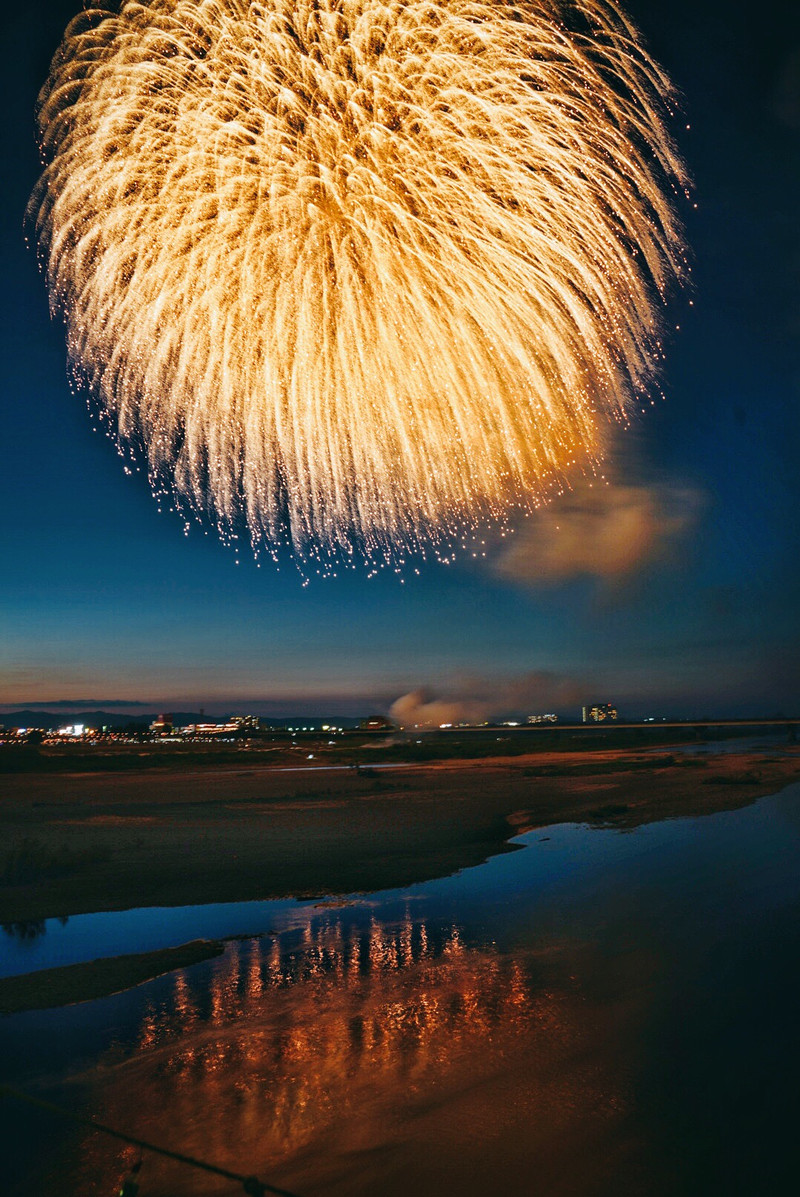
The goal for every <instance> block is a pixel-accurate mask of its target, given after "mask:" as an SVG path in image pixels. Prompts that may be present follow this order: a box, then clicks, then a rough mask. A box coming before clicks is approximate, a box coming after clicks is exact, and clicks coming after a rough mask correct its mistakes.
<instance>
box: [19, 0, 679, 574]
mask: <svg viewBox="0 0 800 1197" xmlns="http://www.w3.org/2000/svg"><path fill="white" fill-rule="evenodd" d="M669 103H670V87H669V84H668V82H667V80H666V79H665V77H664V75H663V74H662V72H661V71H660V69H659V68H658V67H657V66H656V65H654V63H653V62H652V61H651V60H650V59H649V58H648V57H647V55H646V54H645V52H644V51H643V50H642V48H641V46H640V45H639V43H638V40H637V36H636V33H635V31H634V30H633V29H632V28H631V26H630V25H629V24H628V23H627V21H626V20H625V18H624V17H623V16H622V15H621V13H620V12H619V10H618V9H617V8H616V7H614V6H613V5H612V4H610V3H606V0H569V2H568V3H563V2H562V0H531V2H530V3H524V4H523V3H519V4H506V3H503V2H502V0H499V2H495V3H491V4H489V3H475V2H472V0H386V2H379V0H262V2H260V3H248V2H247V0H140V2H135V0H125V2H124V3H123V4H122V5H121V7H120V8H119V11H118V12H110V11H108V10H92V11H87V12H85V13H82V14H81V15H80V16H78V17H77V18H76V19H75V20H74V21H73V23H72V24H71V25H70V26H69V28H68V29H67V31H66V34H65V37H64V40H63V43H62V46H61V48H60V50H59V52H58V54H57V55H56V58H55V59H54V62H53V66H52V70H51V75H50V78H49V81H48V83H47V84H46V86H45V88H44V90H43V92H42V96H41V98H40V110H39V128H40V136H41V145H42V152H43V155H44V161H45V168H44V173H43V175H42V178H41V180H40V183H39V185H38V187H37V189H36V191H35V193H34V196H33V198H32V201H31V211H32V213H33V217H34V219H35V225H36V233H37V236H38V239H39V243H40V246H41V249H42V252H43V254H44V257H45V261H46V270H47V277H48V281H49V287H50V293H51V301H52V304H53V307H54V309H56V310H58V311H60V312H62V313H63V314H64V316H65V319H66V325H67V336H68V347H69V355H70V361H71V363H72V367H73V369H74V371H75V374H76V376H77V377H78V378H79V379H80V381H81V382H82V383H83V384H84V385H86V386H87V387H88V388H89V390H90V392H91V393H92V395H93V396H95V398H96V400H97V401H98V403H99V406H100V409H101V411H102V412H103V413H104V415H105V416H106V417H107V419H108V420H109V423H110V425H111V427H112V428H113V432H114V435H115V436H116V437H117V438H118V440H119V441H120V443H121V444H135V445H140V446H141V447H143V450H144V452H145V453H146V457H147V461H148V466H149V470H150V474H151V480H152V482H153V485H154V486H155V487H156V488H158V487H160V486H163V485H164V482H165V480H167V482H168V485H169V486H170V488H171V489H172V491H173V493H174V495H175V497H176V500H177V502H178V505H181V506H183V507H189V508H191V509H192V510H194V511H196V512H198V513H202V514H204V515H206V514H208V513H211V514H212V516H213V518H215V520H216V522H217V524H218V526H219V527H220V529H221V530H223V531H226V530H227V531H230V530H232V529H234V528H235V527H236V526H237V524H238V523H239V522H240V521H241V520H242V519H245V520H246V522H247V525H248V527H249V530H250V535H251V537H252V540H253V543H254V544H255V545H259V544H266V545H268V546H271V547H273V548H274V547H275V546H276V545H279V544H280V543H283V542H286V541H289V542H290V543H291V544H292V546H293V548H294V549H295V551H296V552H298V553H299V554H300V555H303V554H304V553H308V552H317V553H323V554H325V553H334V554H336V553H342V552H344V554H345V555H347V554H353V552H354V550H355V551H356V552H357V553H358V552H365V553H366V555H367V556H370V555H375V554H378V555H380V554H381V553H391V552H392V551H396V550H397V548H398V546H399V547H400V551H402V549H403V547H407V546H409V545H412V546H424V545H425V544H430V543H434V544H436V543H437V542H438V541H440V540H441V539H442V538H445V539H447V538H449V537H454V536H458V535H459V534H461V533H463V531H464V529H465V528H469V527H474V526H475V525H476V523H480V522H481V521H482V520H485V519H487V518H489V519H498V520H500V521H502V520H503V519H504V518H505V517H506V516H507V515H508V513H509V512H510V511H512V510H514V509H515V508H519V507H523V508H528V509H529V508H530V507H532V506H535V505H536V504H537V503H538V502H539V501H540V500H541V498H542V497H543V496H546V495H547V494H548V493H549V492H550V491H552V490H553V489H554V488H557V487H558V486H559V485H560V484H561V483H562V482H563V478H564V474H565V471H568V470H569V469H570V467H571V466H572V465H573V464H574V462H575V461H576V460H578V459H581V458H582V459H584V460H589V461H590V460H591V459H592V458H593V457H596V456H598V455H599V453H600V452H601V449H602V442H603V437H604V430H605V429H606V428H607V427H608V424H609V421H610V420H612V421H613V420H614V419H616V420H622V421H624V420H625V419H626V418H627V414H628V412H629V410H630V409H631V407H632V404H633V403H634V401H635V399H636V397H637V396H640V395H641V394H642V392H643V391H644V389H645V388H647V387H648V386H649V385H650V384H651V383H652V380H653V377H654V374H655V372H656V369H657V365H658V361H659V358H660V341H659V336H660V332H659V327H660V318H659V313H660V309H661V303H662V299H663V296H664V293H665V291H666V289H667V287H668V286H669V285H670V283H671V282H672V281H673V280H674V279H675V278H676V276H680V274H681V273H682V271H683V269H684V253H683V243H682V238H681V230H680V227H679V222H678V219H677V217H676V214H675V202H674V201H675V197H676V195H677V194H678V193H679V191H680V189H681V188H683V187H685V179H684V174H683V169H682V166H681V163H680V160H679V158H678V156H677V154H676V151H675V149H674V146H673V143H672V141H671V139H670V136H669V134H668V132H667V117H668V115H669Z"/></svg>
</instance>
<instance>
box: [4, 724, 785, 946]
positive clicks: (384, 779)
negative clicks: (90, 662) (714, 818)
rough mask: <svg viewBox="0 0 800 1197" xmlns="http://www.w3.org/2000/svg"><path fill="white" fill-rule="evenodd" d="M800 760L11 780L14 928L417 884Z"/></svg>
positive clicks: (694, 801)
mask: <svg viewBox="0 0 800 1197" xmlns="http://www.w3.org/2000/svg"><path fill="white" fill-rule="evenodd" d="M798 777H800V749H798V748H783V747H781V748H778V749H776V751H775V752H774V753H773V754H772V755H771V756H769V757H766V756H764V755H756V754H747V753H730V752H728V753H725V754H724V755H719V756H714V755H703V756H681V755H679V754H677V753H676V754H675V755H674V756H672V755H671V754H670V752H669V749H668V748H667V749H664V750H663V752H662V751H659V752H658V753H652V752H651V753H646V752H641V751H640V752H635V751H592V752H573V753H537V754H536V755H531V756H528V757H519V756H518V757H513V758H493V759H484V760H480V761H457V762H452V761H450V762H439V763H433V764H427V765H415V766H413V767H410V768H400V767H397V768H389V769H385V770H383V769H382V770H380V771H374V772H370V771H367V772H366V773H362V774H361V775H357V774H356V773H355V772H354V771H328V770H324V769H317V770H309V771H308V772H298V773H288V772H281V771H277V770H272V769H266V768H228V769H194V770H191V771H186V772H176V771H169V772H166V771H165V772H159V771H158V770H152V771H149V772H148V773H147V774H142V773H130V774H127V773H117V774H84V775H81V774H74V773H73V774H60V775H55V776H54V775H47V774H42V775H38V774H25V775H19V776H6V777H4V778H3V779H2V787H3V788H2V799H0V833H1V840H0V842H2V845H3V846H2V849H0V923H9V922H16V921H24V920H30V921H35V920H40V919H44V918H47V917H52V916H65V915H71V914H78V913H85V912H90V911H95V910H115V909H125V908H127V907H132V906H157V905H166V906H169V905H187V904H195V903H204V902H219V901H240V900H249V899H256V898H276V897H286V896H294V897H315V896H322V895H328V894H342V893H348V892H353V891H369V890H377V889H384V888H388V887H394V886H402V885H408V884H410V883H412V882H415V881H422V880H426V879H428V878H431V877H436V876H442V875H444V874H447V873H449V872H452V871H454V870H456V869H459V868H464V867H467V866H469V865H474V864H477V863H479V862H480V861H482V860H484V859H486V858H487V857H488V856H491V855H493V854H495V853H497V852H501V851H507V850H511V848H510V846H509V845H508V842H507V841H508V839H509V838H510V837H511V836H513V835H514V834H516V833H517V832H518V831H520V830H526V829H529V828H533V827H539V826H544V825H546V824H552V823H557V822H567V821H578V822H583V821H590V822H591V821H594V822H608V821H610V822H613V823H615V824H618V825H624V826H634V825H637V824H639V823H644V822H652V821H655V820H658V819H663V818H668V817H672V816H680V815H700V814H706V813H712V812H713V811H717V810H721V809H726V808H731V807H735V806H741V805H744V804H746V803H748V802H751V801H753V800H754V799H755V798H757V797H759V796H761V795H764V794H769V793H774V792H775V791H777V790H779V789H781V788H782V787H783V786H785V785H787V784H789V783H790V782H792V781H794V780H796V779H797V778H798Z"/></svg>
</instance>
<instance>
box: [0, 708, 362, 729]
mask: <svg viewBox="0 0 800 1197" xmlns="http://www.w3.org/2000/svg"><path fill="white" fill-rule="evenodd" d="M231 713H232V714H233V713H235V712H231ZM159 714H161V712H160V711H153V712H151V713H150V714H144V715H131V714H127V713H125V712H120V711H58V712H53V711H30V710H20V711H8V712H2V711H0V727H41V728H45V729H46V730H50V729H51V728H54V727H68V726H69V725H70V724H75V723H83V724H85V725H86V727H127V726H128V725H129V724H132V723H135V724H137V725H138V726H141V727H147V726H149V724H151V723H152V722H153V720H154V719H156V718H157V717H158V715H159ZM169 714H171V715H172V717H173V719H174V721H175V726H176V727H185V726H186V725H187V723H222V722H224V721H225V719H227V718H228V717H229V716H228V715H201V714H200V712H199V711H170V712H169ZM259 718H261V721H262V723H264V724H265V725H266V726H267V727H293V728H298V727H307V728H313V729H315V730H317V729H319V728H321V726H322V724H323V723H331V724H333V725H334V726H335V727H358V724H359V719H358V718H357V717H356V718H354V717H352V716H343V715H331V716H327V715H313V716H309V715H287V716H286V717H285V718H276V717H275V716H274V715H272V716H269V717H267V716H259Z"/></svg>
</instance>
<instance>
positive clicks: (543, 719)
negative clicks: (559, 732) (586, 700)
mask: <svg viewBox="0 0 800 1197" xmlns="http://www.w3.org/2000/svg"><path fill="white" fill-rule="evenodd" d="M583 709H584V711H585V710H586V708H585V707H584V708H583ZM584 722H586V721H585V720H584ZM528 723H558V715H553V714H548V715H529V716H528Z"/></svg>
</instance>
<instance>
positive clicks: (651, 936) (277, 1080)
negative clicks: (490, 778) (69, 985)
mask: <svg viewBox="0 0 800 1197" xmlns="http://www.w3.org/2000/svg"><path fill="white" fill-rule="evenodd" d="M517 842H518V843H519V845H520V850H519V851H516V852H513V853H507V854H503V855H500V856H496V857H494V858H492V859H491V860H489V861H488V862H486V863H485V864H484V865H481V866H479V867H477V868H474V869H468V870H465V871H464V872H462V873H460V874H458V875H456V876H453V877H449V878H445V879H442V880H440V881H436V882H429V883H425V884H423V885H418V886H412V887H410V888H409V889H405V890H392V891H384V892H381V893H376V894H370V895H359V896H355V897H353V898H352V899H351V900H350V901H349V903H348V904H345V905H338V904H322V905H320V904H314V903H308V902H303V903H297V902H290V901H287V902H258V903H252V902H251V903H241V904H227V905H225V906H208V907H202V906H201V907H191V908H184V909H177V910H154V909H143V910H140V911H128V912H114V913H110V914H104V915H85V916H79V917H76V918H74V919H70V920H69V922H68V923H66V924H65V925H63V926H62V925H60V924H59V923H58V922H57V921H49V922H48V924H47V925H46V926H45V927H44V929H43V933H41V934H38V935H32V936H31V935H28V936H26V935H25V934H24V933H23V932H22V931H21V930H20V929H18V931H17V932H16V933H14V934H8V933H6V934H5V935H4V936H3V941H2V954H1V955H2V967H3V970H4V971H5V972H6V973H7V974H8V973H14V972H20V971H27V969H28V968H35V967H39V968H41V967H48V966H49V965H50V964H52V963H55V962H58V963H66V962H72V961H75V960H80V959H90V958H93V957H94V956H97V955H101V954H113V953H114V952H122V951H128V952H130V951H143V950H146V949H148V948H151V947H162V946H169V945H170V944H173V943H180V942H184V941H185V940H186V939H188V938H193V937H195V936H198V935H207V936H219V935H223V934H224V935H227V934H232V935H247V936H256V935H260V936H261V937H260V938H248V939H244V940H242V941H236V942H231V943H230V944H229V945H228V947H227V950H226V953H225V955H224V956H223V957H220V958H218V959H216V960H213V961H209V962H204V963H201V964H199V965H196V966H194V967H192V968H190V969H186V970H182V971H181V972H178V973H174V974H171V975H170V976H168V977H164V978H160V979H157V980H155V981H152V982H150V983H148V984H147V985H144V986H140V987H139V988H137V989H135V990H132V991H129V992H128V993H125V994H121V995H118V996H116V997H113V998H107V999H103V1000H102V1001H97V1002H92V1003H85V1004H83V1005H79V1006H74V1007H70V1008H68V1009H64V1010H56V1011H46V1012H39V1013H36V1012H32V1013H29V1014H24V1015H16V1016H13V1017H9V1018H5V1019H2V1020H0V1058H1V1059H2V1060H3V1065H4V1067H3V1072H4V1075H5V1077H6V1079H8V1080H11V1081H13V1082H14V1083H16V1084H20V1085H23V1086H25V1087H27V1088H28V1089H29V1090H30V1091H31V1092H36V1093H40V1094H42V1095H45V1096H48V1097H51V1098H52V1099H53V1100H57V1101H59V1102H62V1103H64V1104H68V1105H70V1106H71V1107H72V1108H77V1109H83V1110H86V1111H88V1112H90V1113H92V1114H94V1115H95V1116H97V1117H99V1118H102V1120H103V1121H105V1122H107V1123H110V1124H112V1125H115V1126H118V1127H120V1128H121V1129H124V1130H127V1131H128V1132H129V1133H132V1134H135V1135H140V1136H142V1137H144V1138H148V1139H151V1140H153V1141H156V1142H159V1143H163V1144H164V1145H165V1146H169V1147H171V1148H173V1149H175V1150H179V1151H183V1152H186V1153H189V1154H192V1155H197V1156H201V1157H203V1158H207V1159H210V1160H213V1161H214V1162H216V1163H218V1164H221V1165H222V1166H224V1167H228V1168H230V1169H232V1170H234V1171H237V1172H243V1173H250V1172H256V1173H258V1174H259V1175H260V1176H261V1178H262V1179H264V1180H269V1181H272V1182H273V1183H275V1184H278V1185H281V1186H283V1187H286V1188H289V1189H294V1190H296V1191H297V1192H298V1193H301V1194H303V1195H307V1197H315V1195H316V1194H319V1195H322V1194H326V1193H330V1194H342V1195H344V1194H358V1195H361V1194H364V1195H366V1194H377V1193H381V1194H384V1195H386V1197H394V1195H395V1194H397V1195H398V1197H399V1194H405V1193H408V1192H415V1193H417V1194H420V1195H422V1197H425V1195H430V1197H439V1195H448V1197H449V1194H451V1193H452V1194H456V1193H457V1194H461V1195H465V1197H471V1195H472V1194H475V1195H477V1194H486V1193H506V1194H512V1195H519V1197H528V1195H532V1194H537V1193H542V1194H561V1195H564V1197H606V1195H608V1197H612V1194H613V1195H616V1197H619V1195H620V1194H623V1195H624V1194H630V1195H632V1197H633V1195H641V1197H644V1195H647V1197H651V1195H652V1197H662V1195H663V1197H693V1195H694V1194H697V1195H698V1197H700V1195H701V1194H702V1195H704V1197H708V1195H713V1194H716V1193H719V1194H723V1193H725V1194H732V1193H741V1194H745V1193H747V1194H772V1193H776V1194H777V1193H783V1192H787V1191H793V1188H794V1183H793V1180H792V1178H793V1176H794V1173H795V1152H794V1147H793V1144H794V1136H795V1125H794V1123H795V1113H796V1108H797V1098H796V1075H797V1072H798V1067H799V1066H800V1031H798V1024H797V1018H796V1003H797V983H798V981H799V980H800V975H799V971H798V960H799V959H800V955H799V954H798V948H800V918H799V917H798V916H799V915H800V863H799V862H800V851H799V850H800V786H793V787H790V788H789V789H788V790H786V791H784V792H783V793H782V794H780V795H778V796H776V797H773V798H769V799H762V800H761V801H759V802H757V803H755V804H754V805H752V806H750V807H747V808H745V809H742V810H738V811H732V812H726V813H722V814H717V815H713V816H706V817H704V818H700V819H676V820H669V821H666V822H663V823H659V824H650V825H648V826H645V827H640V828H637V829H635V830H633V831H625V832H621V831H616V830H613V829H610V828H609V829H597V828H590V827H587V826H581V825H575V824H564V825H561V826H558V827H551V828H546V829H544V830H541V831H536V832H531V833H529V834H528V835H525V836H522V837H520V838H519V840H518V841H517ZM12 930H13V929H12ZM26 961H29V962H30V963H26ZM0 1113H2V1115H3V1118H4V1121H3V1124H2V1125H3V1126H4V1128H5V1129H4V1132H3V1133H4V1135H8V1136H9V1148H10V1149H7V1150H6V1152H5V1153H4V1155H5V1159H6V1160H7V1161H9V1169H10V1172H9V1175H8V1180H9V1183H10V1185H11V1188H10V1192H11V1193H14V1194H17V1195H19V1197H23V1195H24V1197H34V1195H36V1197H51V1195H55V1194H56V1193H58V1194H76V1195H78V1194H80V1195H83V1194H86V1195H88V1197H93V1195H94V1194H98V1195H99V1194H111V1193H112V1192H115V1191H116V1190H115V1186H118V1184H119V1180H120V1178H121V1176H122V1175H124V1171H125V1166H126V1164H127V1163H130V1160H131V1159H132V1156H131V1155H130V1152H129V1150H128V1149H127V1148H125V1147H123V1146H121V1145H119V1144H117V1143H115V1142H114V1141H112V1140H109V1139H107V1138H105V1137H103V1136H100V1135H98V1134H96V1133H94V1132H85V1131H81V1130H75V1129H73V1128H72V1127H70V1126H69V1125H63V1124H61V1123H59V1122H57V1121H56V1120H55V1119H53V1118H51V1117H50V1116H48V1115H44V1114H38V1113H34V1114H31V1113H29V1112H28V1111H23V1110H21V1109H20V1108H17V1107H16V1106H15V1105H12V1103H10V1102H9V1101H7V1100H6V1101H3V1102H2V1103H0ZM43 1145H45V1146H43ZM140 1183H141V1189H140V1194H141V1197H188V1195H189V1194H195V1193H196V1194H212V1193H213V1194H219V1195H220V1197H222V1194H227V1193H233V1192H235V1191H236V1188H235V1186H232V1185H231V1184H230V1183H229V1182H220V1181H219V1180H218V1179H214V1178H212V1177H210V1176H208V1175H206V1174H203V1173H196V1172H194V1171H190V1170H188V1169H186V1168H184V1167H182V1166H179V1165H177V1164H173V1163H169V1162H164V1161H161V1160H159V1159H157V1158H156V1157H154V1156H151V1155H148V1156H146V1157H145V1160H144V1164H143V1167H142V1171H141V1174H140Z"/></svg>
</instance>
